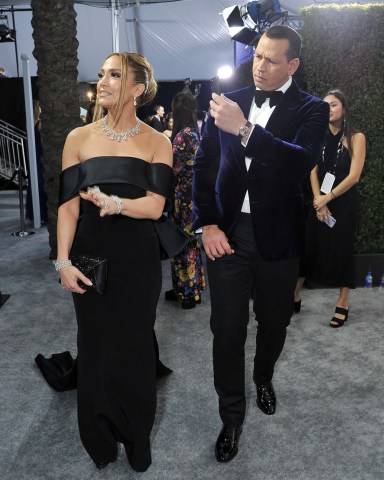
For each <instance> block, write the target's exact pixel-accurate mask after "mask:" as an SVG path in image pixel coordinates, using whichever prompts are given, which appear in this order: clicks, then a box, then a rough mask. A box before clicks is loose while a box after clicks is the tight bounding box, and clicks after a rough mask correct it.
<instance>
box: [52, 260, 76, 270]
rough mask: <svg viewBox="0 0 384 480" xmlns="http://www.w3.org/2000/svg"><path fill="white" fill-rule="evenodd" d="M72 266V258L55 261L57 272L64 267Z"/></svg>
mask: <svg viewBox="0 0 384 480" xmlns="http://www.w3.org/2000/svg"><path fill="white" fill-rule="evenodd" d="M71 266H72V262H71V260H64V262H55V270H56V272H58V271H59V270H61V269H62V268H64V267H71Z"/></svg>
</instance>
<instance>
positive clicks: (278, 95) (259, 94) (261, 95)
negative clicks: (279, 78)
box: [255, 90, 284, 108]
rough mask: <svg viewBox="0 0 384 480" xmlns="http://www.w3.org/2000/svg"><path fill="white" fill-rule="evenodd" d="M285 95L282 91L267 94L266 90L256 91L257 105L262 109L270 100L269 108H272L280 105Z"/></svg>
mask: <svg viewBox="0 0 384 480" xmlns="http://www.w3.org/2000/svg"><path fill="white" fill-rule="evenodd" d="M283 95H284V93H283V92H280V91H278V92H277V91H273V92H265V91H264V90H256V91H255V103H256V105H257V106H258V107H259V108H260V107H261V106H262V105H263V103H264V102H265V100H266V99H267V98H269V106H270V107H271V108H272V107H274V106H275V105H277V104H278V103H279V101H280V100H281V99H282V97H283Z"/></svg>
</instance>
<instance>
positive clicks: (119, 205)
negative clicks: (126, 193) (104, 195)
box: [110, 195, 123, 215]
mask: <svg viewBox="0 0 384 480" xmlns="http://www.w3.org/2000/svg"><path fill="white" fill-rule="evenodd" d="M110 197H111V199H112V200H113V201H114V202H115V203H116V215H120V213H121V209H122V207H123V205H122V201H121V198H120V197H118V196H117V195H110Z"/></svg>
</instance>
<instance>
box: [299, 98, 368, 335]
mask: <svg viewBox="0 0 384 480" xmlns="http://www.w3.org/2000/svg"><path fill="white" fill-rule="evenodd" d="M324 101H326V102H328V103H329V105H330V116H329V131H328V135H327V137H326V141H325V146H324V150H323V155H322V157H321V158H320V160H319V163H318V165H317V166H316V167H315V168H314V169H313V171H312V172H311V186H312V192H313V196H314V199H313V207H314V210H313V211H312V212H311V214H310V215H309V217H308V223H307V225H308V255H307V260H306V266H305V271H306V277H307V278H308V279H310V280H313V281H315V282H318V283H320V284H323V285H328V286H333V287H339V288H340V294H339V298H338V299H337V302H336V310H335V314H334V316H333V318H332V320H331V322H330V326H331V327H334V328H338V327H341V326H343V325H344V322H345V321H346V320H347V318H348V312H349V307H348V296H349V291H350V289H351V288H355V281H354V270H353V242H354V233H355V226H356V219H357V191H356V184H357V183H358V181H359V179H360V175H361V172H362V170H363V167H364V161H365V150H366V140H365V136H364V134H363V133H361V132H358V131H356V130H355V129H354V128H353V127H352V125H351V117H350V112H349V105H348V101H347V98H346V96H345V95H344V93H342V92H341V91H340V90H330V91H329V92H328V93H327V94H326V96H325V97H324ZM325 178H326V179H328V178H329V179H330V183H329V188H325V183H326V182H324V179H325ZM322 190H329V192H328V193H324V192H322ZM330 216H332V217H333V218H335V220H336V223H335V224H334V225H333V226H332V228H331V227H330V226H328V224H327V222H329V221H331V220H332V219H330ZM302 280H303V279H299V282H301V281H302ZM296 294H297V292H296ZM295 301H298V298H297V296H296V298H295Z"/></svg>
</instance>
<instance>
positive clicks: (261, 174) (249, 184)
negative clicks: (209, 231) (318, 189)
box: [193, 82, 329, 261]
mask: <svg viewBox="0 0 384 480" xmlns="http://www.w3.org/2000/svg"><path fill="white" fill-rule="evenodd" d="M254 91H255V87H254V86H250V87H247V88H244V89H241V90H237V91H235V92H231V93H228V94H226V96H227V97H229V98H230V99H231V100H233V101H235V102H237V103H238V105H239V106H240V108H241V110H242V111H243V113H244V116H245V117H246V118H248V115H249V111H250V108H251V105H252V100H253V95H254ZM328 123H329V105H328V104H327V103H325V102H323V101H322V100H320V99H318V98H316V97H313V96H312V95H309V94H308V93H305V92H303V91H301V90H299V88H298V87H297V85H296V83H295V82H292V85H291V86H290V87H289V89H288V90H287V91H286V93H285V94H284V96H283V98H282V100H281V101H280V103H279V104H278V105H277V106H276V108H275V110H274V111H273V113H272V115H271V117H270V119H269V121H268V123H267V125H266V126H265V128H263V127H261V126H259V125H255V127H254V129H253V132H252V134H251V136H250V138H249V140H248V143H247V146H246V147H244V146H243V145H242V144H241V138H240V137H238V136H236V135H232V134H229V133H225V132H223V131H221V130H220V129H218V128H217V127H216V126H215V124H214V119H213V118H212V117H211V116H209V117H208V120H207V125H206V127H205V130H204V135H203V138H202V141H201V144H200V147H199V150H198V153H197V156H196V162H195V167H194V174H193V202H194V215H195V224H194V228H195V229H198V228H200V227H202V226H204V225H212V224H215V225H218V226H219V227H220V228H221V229H222V230H223V231H224V232H225V234H226V235H227V237H228V238H229V239H230V238H231V234H232V233H233V231H234V229H235V227H236V224H237V221H238V218H239V215H240V212H241V208H242V205H243V201H244V196H245V193H246V191H247V190H248V194H249V200H250V209H251V216H252V224H253V230H254V235H255V240H256V244H257V248H258V250H259V252H260V254H261V255H262V257H263V258H264V259H265V260H269V261H272V260H282V259H287V258H294V257H298V256H300V255H301V254H302V253H303V252H304V248H305V223H304V208H303V195H302V189H301V182H302V180H303V179H304V178H305V177H307V176H308V175H309V174H310V172H311V170H312V169H313V167H314V166H315V165H316V163H317V160H318V158H319V156H320V153H321V151H322V147H323V143H324V137H325V133H326V131H327V128H328ZM246 156H247V157H251V158H252V162H251V165H250V167H249V170H248V171H247V169H246V165H245V157H246Z"/></svg>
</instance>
